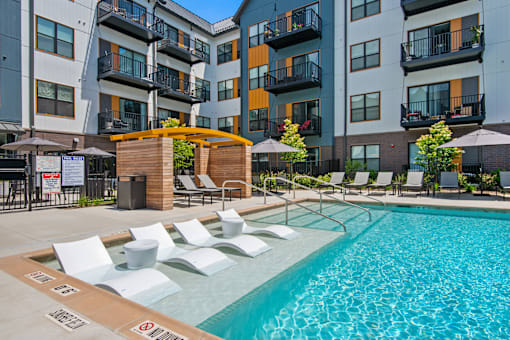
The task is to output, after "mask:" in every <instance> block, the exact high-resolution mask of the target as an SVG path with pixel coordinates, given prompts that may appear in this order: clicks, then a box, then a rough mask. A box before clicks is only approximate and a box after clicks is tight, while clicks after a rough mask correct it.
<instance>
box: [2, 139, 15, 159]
mask: <svg viewBox="0 0 510 340" xmlns="http://www.w3.org/2000/svg"><path fill="white" fill-rule="evenodd" d="M15 141H16V135H15V134H14V133H0V146H2V145H4V144H7V143H12V142H15ZM15 155H16V151H10V150H4V149H1V148H0V158H2V157H14V156H15Z"/></svg>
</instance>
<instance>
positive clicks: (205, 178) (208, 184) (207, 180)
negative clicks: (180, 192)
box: [198, 175, 242, 201]
mask: <svg viewBox="0 0 510 340" xmlns="http://www.w3.org/2000/svg"><path fill="white" fill-rule="evenodd" d="M198 179H200V181H201V182H202V183H203V184H204V187H205V188H206V189H215V190H220V192H221V187H218V186H216V184H215V183H214V181H213V180H212V179H211V177H209V175H198ZM224 189H225V191H227V192H228V193H229V195H230V200H231V201H232V192H234V191H239V198H241V196H242V195H241V188H233V187H225V188H224Z"/></svg>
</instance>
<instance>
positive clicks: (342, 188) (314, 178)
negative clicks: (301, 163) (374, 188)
mask: <svg viewBox="0 0 510 340" xmlns="http://www.w3.org/2000/svg"><path fill="white" fill-rule="evenodd" d="M296 178H309V179H311V180H314V181H316V182H319V183H324V184H328V185H329V186H330V187H334V188H337V189H339V190H340V191H341V192H342V193H343V197H344V198H343V200H344V201H345V202H347V201H346V200H345V188H344V187H341V186H338V185H335V184H331V183H329V182H326V181H323V180H322V179H318V178H316V177H312V176H308V175H297V176H296V177H294V180H296ZM294 191H296V188H294ZM352 192H353V193H355V194H356V195H358V196H361V194H359V193H357V192H355V191H352ZM349 193H351V191H350V190H349ZM363 197H366V198H369V199H371V200H374V201H376V202H378V203H381V204H382V205H383V206H384V208H386V202H384V201H381V200H379V199H377V198H375V197H372V196H363Z"/></svg>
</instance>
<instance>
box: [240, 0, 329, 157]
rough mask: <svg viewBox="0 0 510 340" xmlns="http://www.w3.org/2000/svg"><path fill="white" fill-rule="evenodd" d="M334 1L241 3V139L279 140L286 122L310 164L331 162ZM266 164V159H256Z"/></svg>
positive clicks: (253, 1) (301, 0)
mask: <svg viewBox="0 0 510 340" xmlns="http://www.w3.org/2000/svg"><path fill="white" fill-rule="evenodd" d="M333 5H334V2H333V1H309V0H298V1H296V0H281V1H260V0H259V1H257V0H252V1H247V0H245V1H243V2H242V4H241V6H240V7H239V9H238V10H237V12H236V14H235V15H234V21H235V22H236V24H238V25H239V27H240V30H241V81H242V86H241V93H242V95H241V112H242V124H241V126H242V135H243V137H246V138H248V139H250V140H253V141H254V142H258V141H261V140H263V139H265V138H268V137H272V138H280V137H281V136H282V135H283V132H284V129H283V124H284V120H285V119H290V120H291V121H292V122H293V123H296V124H299V132H300V134H301V135H302V136H304V137H305V144H306V145H307V148H308V160H309V161H312V162H313V161H318V160H321V159H327V160H329V159H332V156H333V150H332V146H333V144H334V129H333V127H334V124H333V120H334V114H333V108H334V97H333V95H334V92H333V66H334V59H333V48H334V44H333V42H334V34H333V27H334V20H333V19H334V17H333ZM254 156H256V157H255V158H257V157H259V158H260V159H259V160H260V161H266V160H267V155H258V156H257V155H254Z"/></svg>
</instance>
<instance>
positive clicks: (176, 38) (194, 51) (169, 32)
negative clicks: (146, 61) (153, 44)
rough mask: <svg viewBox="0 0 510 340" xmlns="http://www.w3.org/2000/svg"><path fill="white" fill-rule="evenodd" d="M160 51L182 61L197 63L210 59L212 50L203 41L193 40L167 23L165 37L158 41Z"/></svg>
mask: <svg viewBox="0 0 510 340" xmlns="http://www.w3.org/2000/svg"><path fill="white" fill-rule="evenodd" d="M158 51H159V52H161V53H165V54H167V55H169V56H171V57H174V58H177V59H179V60H181V61H184V62H187V63H191V64H195V63H199V62H207V63H208V62H209V61H210V51H209V50H208V48H207V47H206V44H205V43H203V42H202V41H198V40H196V39H195V40H192V39H190V37H189V35H187V34H184V33H183V32H178V31H174V29H171V28H169V26H168V25H165V30H164V39H163V40H161V41H159V42H158Z"/></svg>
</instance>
